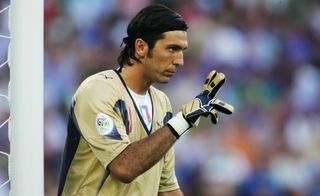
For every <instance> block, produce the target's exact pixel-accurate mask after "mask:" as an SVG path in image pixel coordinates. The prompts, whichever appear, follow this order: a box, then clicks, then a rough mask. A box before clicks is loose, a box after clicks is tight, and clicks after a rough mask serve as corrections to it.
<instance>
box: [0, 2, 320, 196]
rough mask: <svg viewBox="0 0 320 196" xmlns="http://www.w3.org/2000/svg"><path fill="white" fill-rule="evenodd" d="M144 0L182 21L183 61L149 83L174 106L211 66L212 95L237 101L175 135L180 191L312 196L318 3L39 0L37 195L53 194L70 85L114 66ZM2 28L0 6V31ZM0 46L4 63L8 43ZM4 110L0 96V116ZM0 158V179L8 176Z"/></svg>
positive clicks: (3, 144)
mask: <svg viewBox="0 0 320 196" xmlns="http://www.w3.org/2000/svg"><path fill="white" fill-rule="evenodd" d="M3 2H8V1H6V0H2V2H0V6H1V7H0V10H1V8H3V7H4V6H5V3H3ZM152 3H162V4H165V5H167V6H168V7H170V8H172V9H174V10H175V11H177V12H179V13H180V14H181V15H182V16H183V17H184V19H185V20H186V21H187V22H188V24H189V27H190V28H189V30H188V38H189V49H188V50H187V51H186V53H185V65H184V67H182V68H181V69H180V70H179V71H178V73H177V74H176V76H175V77H174V78H173V79H172V80H171V82H170V83H169V84H161V85H158V84H157V85H156V86H157V87H158V88H160V89H162V90H163V91H164V92H166V93H167V95H168V96H169V98H170V99H171V102H172V106H173V109H174V113H175V112H177V111H178V110H179V106H180V105H181V104H183V103H185V102H187V101H188V100H190V99H192V98H193V97H194V96H195V95H197V94H198V93H199V90H200V88H201V86H202V84H203V82H204V79H205V78H206V76H207V74H208V73H209V71H210V70H212V69H216V70H218V71H220V72H223V73H225V75H226V77H227V81H226V83H225V85H224V86H223V88H222V90H221V91H220V92H219V94H218V97H219V98H221V99H223V100H225V101H227V102H229V103H230V104H232V105H233V106H234V107H235V113H234V114H232V115H231V116H225V115H220V116H219V118H220V119H219V123H218V125H215V126H213V125H212V124H210V123H209V122H207V121H206V120H202V122H201V125H200V127H199V128H198V129H196V130H193V131H191V132H189V133H188V134H186V135H184V136H183V137H182V138H181V139H180V140H179V141H177V143H176V144H175V150H176V173H177V176H178V179H179V182H180V186H181V188H182V190H183V192H184V193H185V195H186V196H196V195H197V196H212V195H222V196H224V195H249V196H250V195H259V196H260V195H320V167H319V166H320V156H319V154H320V121H319V119H320V101H319V100H320V3H319V1H316V0H308V1H300V0H135V1H133V0H93V1H88V0H46V1H45V9H44V16H45V23H44V26H45V29H44V33H45V40H44V49H45V50H44V53H45V55H44V66H45V68H44V69H45V75H44V82H45V84H44V85H45V89H44V92H45V94H44V97H45V100H44V102H45V105H44V110H45V112H44V119H45V122H44V126H45V127H44V131H45V137H44V144H45V146H44V149H45V195H48V196H51V195H56V191H57V184H58V178H59V169H60V162H61V155H62V151H63V147H64V141H65V137H66V123H67V115H68V108H69V104H70V102H71V98H72V96H73V94H74V92H75V90H76V88H77V87H78V85H79V84H80V83H81V81H82V80H83V79H85V78H86V77H87V76H89V75H91V74H93V73H95V72H98V71H102V70H105V69H115V68H117V62H116V58H117V56H118V54H119V52H120V50H121V48H120V44H121V42H122V38H123V37H125V36H126V26H127V24H128V23H129V21H130V19H131V18H132V17H133V16H134V15H135V14H136V13H137V11H139V10H140V9H141V8H142V7H144V6H146V5H149V4H152ZM6 29H7V18H6V17H5V16H3V15H1V16H0V34H6V33H7V32H8V31H7V30H6ZM0 43H1V44H0V64H1V62H3V61H5V60H6V58H7V50H6V47H7V46H8V41H7V40H4V39H1V38H0ZM8 70H9V69H8V67H6V66H4V67H2V68H0V94H1V93H2V94H6V93H7V85H8V82H9V71H8ZM182 95H183V96H182ZM8 111H9V109H8V104H7V103H6V100H3V99H2V98H1V97H0V112H1V114H0V124H1V123H2V121H3V120H5V119H6V118H7V116H8ZM0 150H1V151H6V152H9V142H8V137H7V126H4V127H3V128H0ZM0 157H1V158H0V160H1V164H0V169H1V170H0V183H1V182H3V181H4V180H5V179H6V178H7V175H8V174H7V169H6V167H7V162H6V159H5V158H3V157H2V155H0ZM146 186H147V185H146ZM5 189H9V187H7V188H6V187H5ZM0 195H1V191H0Z"/></svg>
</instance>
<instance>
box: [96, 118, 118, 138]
mask: <svg viewBox="0 0 320 196" xmlns="http://www.w3.org/2000/svg"><path fill="white" fill-rule="evenodd" d="M113 127H114V122H113V120H112V119H111V117H110V116H108V115H106V114H104V113H99V114H98V115H97V116H96V128H97V131H98V133H99V134H100V135H108V134H110V133H111V131H112V130H113Z"/></svg>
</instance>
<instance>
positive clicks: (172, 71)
mask: <svg viewBox="0 0 320 196" xmlns="http://www.w3.org/2000/svg"><path fill="white" fill-rule="evenodd" d="M163 73H164V75H165V76H168V77H171V76H173V75H174V74H175V73H176V71H174V70H165V71H164V72H163Z"/></svg>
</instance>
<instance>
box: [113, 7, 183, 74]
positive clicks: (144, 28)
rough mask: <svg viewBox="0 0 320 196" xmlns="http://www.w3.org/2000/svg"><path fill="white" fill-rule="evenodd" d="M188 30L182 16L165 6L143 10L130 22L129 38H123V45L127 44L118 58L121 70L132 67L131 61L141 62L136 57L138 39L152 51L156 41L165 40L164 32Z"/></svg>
mask: <svg viewBox="0 0 320 196" xmlns="http://www.w3.org/2000/svg"><path fill="white" fill-rule="evenodd" d="M187 29H188V25H187V24H186V22H185V21H184V20H183V18H182V17H181V15H180V14H178V13H177V12H175V11H173V10H171V9H170V8H168V7H166V6H164V5H160V4H156V5H150V6H147V7H145V8H143V9H142V10H140V11H139V12H138V14H137V15H136V16H135V17H134V18H133V19H132V20H131V21H130V23H129V25H128V28H127V34H128V36H127V37H125V38H123V42H122V43H124V44H125V47H124V49H123V50H122V51H121V53H120V55H119V57H118V63H119V65H120V70H121V69H122V68H123V66H124V65H132V62H130V59H134V60H136V61H139V59H138V58H137V57H136V56H135V41H136V39H137V38H141V39H143V40H144V41H145V42H146V43H147V44H148V46H149V49H150V50H152V49H153V48H154V45H155V43H156V41H157V40H159V39H162V38H164V35H163V33H164V32H167V31H175V30H181V31H187ZM121 45H122V44H121Z"/></svg>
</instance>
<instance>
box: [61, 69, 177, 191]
mask: <svg viewBox="0 0 320 196" xmlns="http://www.w3.org/2000/svg"><path fill="white" fill-rule="evenodd" d="M149 93H150V96H151V101H152V107H153V109H152V111H153V114H152V126H151V129H150V131H149V130H148V128H147V126H146V125H145V123H144V121H143V119H142V116H141V114H139V112H138V109H137V106H136V105H135V103H134V101H133V99H132V97H131V95H130V93H129V91H128V88H127V87H126V85H125V83H124V81H123V79H122V78H121V76H120V75H119V74H118V73H117V72H116V71H114V70H108V71H104V72H100V73H97V74H95V75H93V76H91V77H89V78H87V79H86V80H85V81H84V82H83V83H82V84H81V85H80V87H79V89H78V90H77V92H76V93H75V95H74V98H73V104H72V107H71V113H70V117H69V123H68V135H67V141H66V146H65V151H64V157H63V164H62V170H61V177H60V184H59V193H58V195H65V196H72V195H77V196H82V195H83V196H92V195H103V196H109V195H110V196H111V195H112V196H115V195H119V196H126V195H128V196H135V195H136V196H144V195H145V196H153V195H157V194H158V192H166V191H172V190H176V189H178V188H179V186H178V183H177V179H176V176H175V171H174V168H175V165H174V164H175V163H174V151H173V148H171V149H170V150H169V151H168V152H167V154H166V155H165V156H164V157H163V158H162V159H161V160H160V161H159V162H158V163H157V164H155V165H154V166H153V167H152V168H150V169H149V170H147V171H146V172H144V173H143V174H141V175H140V176H138V177H137V178H136V179H135V180H134V181H132V182H131V183H129V184H125V183H122V182H121V181H119V180H118V179H117V178H116V177H115V176H113V175H112V173H110V172H109V171H108V170H107V169H106V168H107V166H108V164H109V163H110V162H111V161H112V160H113V159H114V158H115V157H116V156H117V155H119V154H120V153H121V152H122V151H123V150H124V149H125V148H126V147H127V146H128V145H129V144H130V143H132V142H135V141H139V140H141V139H143V138H145V137H148V136H149V135H150V134H152V133H153V132H154V131H156V130H157V129H159V128H160V127H162V126H163V125H164V124H165V123H166V122H167V121H168V120H169V119H170V118H171V117H172V109H171V105H170V102H169V99H168V97H167V96H166V95H165V94H164V93H163V92H161V91H160V90H158V89H156V88H154V87H152V86H151V87H150V89H149ZM159 148H161V146H159Z"/></svg>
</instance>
